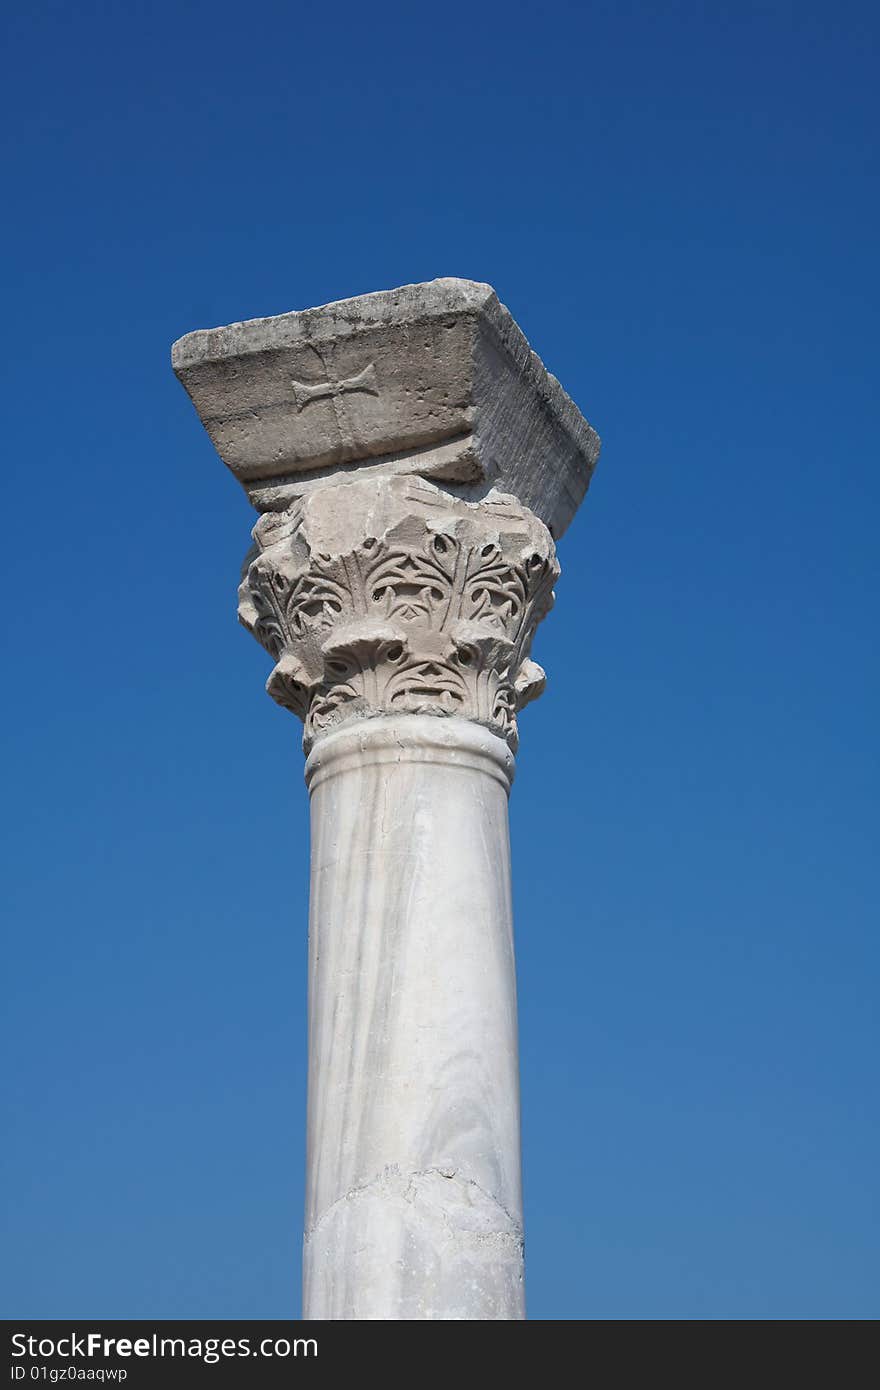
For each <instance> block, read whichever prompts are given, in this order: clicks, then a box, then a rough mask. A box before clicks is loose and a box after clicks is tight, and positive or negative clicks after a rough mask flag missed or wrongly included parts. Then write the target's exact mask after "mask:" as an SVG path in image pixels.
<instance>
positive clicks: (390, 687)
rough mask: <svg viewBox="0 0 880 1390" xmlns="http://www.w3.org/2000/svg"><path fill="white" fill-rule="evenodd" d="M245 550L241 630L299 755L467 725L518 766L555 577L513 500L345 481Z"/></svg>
mask: <svg viewBox="0 0 880 1390" xmlns="http://www.w3.org/2000/svg"><path fill="white" fill-rule="evenodd" d="M253 535H254V541H255V547H254V550H253V551H252V552H251V554H250V555H249V556H248V559H247V560H246V562H245V570H244V574H243V578H242V583H241V588H240V589H239V617H240V619H241V621H242V623H243V624H244V626H245V627H246V628H247V629H248V630H249V631H250V632H252V633H253V635H254V636H255V637H256V638H257V640H258V641H259V642H260V643H262V645H263V646H264V647H265V648H266V650H267V651H268V652H269V653H270V654H271V656H272V657H273V658H274V659H275V663H276V664H275V668H274V670H273V671H272V674H271V675H270V677H269V681H268V684H267V689H268V691H269V694H270V695H271V696H272V698H273V699H275V700H277V701H278V703H279V704H281V705H284V706H285V707H286V708H288V709H290V710H292V711H293V712H294V713H295V714H298V715H299V716H300V718H301V719H302V720H303V721H304V724H305V737H304V746H305V748H306V750H307V751H308V750H309V749H310V748H311V746H312V744H313V743H314V742H315V740H316V739H317V738H319V737H320V736H321V735H322V734H324V733H327V732H329V731H330V730H331V729H334V728H336V727H337V726H338V725H340V724H342V723H345V722H346V721H348V720H351V719H364V718H369V717H371V716H374V715H379V714H389V715H393V714H406V713H409V714H435V715H457V716H459V717H461V718H464V719H469V720H472V721H473V722H475V723H477V724H482V725H483V726H484V727H485V728H487V729H489V730H491V731H492V732H493V733H496V734H499V735H500V736H501V737H502V738H504V739H506V740H507V742H508V744H509V746H510V747H511V748H512V749H513V750H514V751H515V749H516V745H517V726H516V715H517V712H518V710H520V709H522V707H523V706H524V705H526V704H528V702H529V701H530V700H532V699H534V698H535V696H537V695H539V694H540V693H541V690H542V689H543V686H544V672H543V671H542V670H541V668H540V667H539V666H537V665H536V664H535V663H534V662H533V661H532V660H531V659H530V656H529V651H530V647H531V641H532V637H533V634H534V631H535V628H536V627H537V625H538V623H539V622H540V621H541V619H542V618H543V617H544V615H545V614H546V613H547V612H548V611H549V609H550V606H551V604H552V602H553V583H554V581H555V579H556V578H557V576H558V574H559V566H558V564H557V562H556V553H555V547H554V545H553V541H552V539H551V537H550V533H549V531H548V530H547V528H546V526H544V525H543V523H542V522H540V521H538V519H537V517H535V516H533V515H532V513H531V512H529V511H528V510H527V508H525V507H523V506H521V505H520V503H518V502H517V500H516V499H515V498H513V497H505V496H502V495H496V496H493V497H491V498H486V499H485V500H484V501H483V502H479V503H469V502H463V501H461V500H459V499H458V498H454V497H451V496H449V494H448V493H445V492H443V491H442V490H441V489H440V488H438V487H436V486H435V485H433V484H432V483H429V482H426V481H425V480H423V479H421V478H415V477H375V478H364V479H353V480H350V481H347V482H338V483H336V484H335V485H333V486H326V487H322V488H319V489H316V490H315V491H313V492H311V493H309V494H308V495H307V496H306V497H304V498H301V499H299V500H298V501H296V502H294V503H293V504H292V505H291V506H290V507H289V508H287V509H286V510H285V511H284V512H281V513H274V512H267V513H265V514H264V515H263V516H262V517H261V518H260V520H259V522H258V523H257V525H256V527H255V528H254V532H253Z"/></svg>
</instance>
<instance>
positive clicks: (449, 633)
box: [173, 280, 598, 1319]
mask: <svg viewBox="0 0 880 1390" xmlns="http://www.w3.org/2000/svg"><path fill="white" fill-rule="evenodd" d="M173 360H174V366H175V370H176V371H177V373H178V376H179V377H180V379H181V381H182V382H183V384H184V386H185V387H186V389H187V391H188V392H189V394H190V396H191V397H192V399H193V402H194V404H195V405H196V408H197V410H198V412H199V414H200V416H201V418H202V420H203V422H204V424H205V425H206V428H207V429H208V431H209V433H210V435H211V437H212V439H213V440H214V443H215V444H216V446H217V448H218V450H219V452H220V454H221V456H222V458H223V459H224V461H225V462H226V463H227V464H228V465H229V467H230V468H231V469H232V471H233V472H234V473H235V474H236V476H237V477H238V478H239V479H240V481H242V483H243V484H244V486H245V488H246V490H247V492H248V495H249V496H250V498H251V501H252V502H253V503H254V505H255V506H256V507H257V509H258V510H259V511H260V513H261V515H260V519H259V521H258V522H257V525H256V527H255V528H254V533H253V535H254V543H255V544H254V548H253V549H252V551H251V552H250V554H249V556H248V557H247V560H246V562H245V570H244V574H243V578H242V583H241V587H240V590H239V615H240V618H241V621H242V622H243V623H244V625H245V626H246V627H247V628H248V629H249V630H250V631H251V632H252V633H253V634H254V636H255V637H256V638H257V639H258V640H259V641H260V642H261V643H262V645H263V646H264V647H265V648H266V649H267V650H268V651H269V653H270V655H271V656H272V659H273V661H274V663H275V665H274V668H273V670H272V672H271V675H270V677H269V681H268V687H267V688H268V690H269V693H270V694H271V695H272V696H273V698H274V699H275V700H277V701H278V703H279V704H281V705H283V706H284V707H286V708H287V709H289V710H291V711H293V712H294V713H295V714H296V715H298V716H299V717H300V718H301V719H302V720H303V723H304V729H305V734H304V748H305V751H306V754H307V762H306V782H307V785H308V787H309V792H310V797H311V813H312V872H311V907H310V925H309V1100H308V1126H307V1193H306V1232H305V1254H304V1316H305V1317H308V1318H332V1319H339V1318H354V1319H427V1318H444V1319H515V1318H522V1317H524V1316H525V1304H524V1293H523V1268H522V1196H521V1179H520V1156H519V1083H518V1064H517V1030H516V993H515V975H514V955H513V934H512V915H511V902H510V862H509V842H508V825H507V797H508V793H509V790H510V785H511V781H512V778H513V767H514V756H513V755H514V753H515V751H516V746H517V738H518V732H517V714H518V712H519V711H520V710H521V709H522V708H523V706H524V705H526V704H527V703H528V702H529V700H531V699H533V698H535V696H537V695H538V694H540V692H541V690H542V688H543V684H544V673H543V671H541V669H540V667H539V666H537V665H536V664H535V663H534V662H533V661H532V659H531V656H530V649H531V642H532V637H533V635H534V632H535V628H536V627H537V625H538V623H539V622H540V620H541V619H542V618H543V617H544V615H545V614H546V613H547V612H548V610H549V608H550V606H551V603H552V601H553V584H554V581H555V579H556V578H557V576H558V573H559V570H558V565H557V562H556V554H555V546H554V536H557V537H558V536H559V535H560V534H561V532H562V531H563V530H564V528H565V526H566V525H567V523H568V521H569V520H570V518H571V516H572V514H573V512H574V509H575V507H576V506H577V505H578V503H579V501H580V500H581V498H582V496H583V494H584V492H585V491H586V487H587V485H588V482H589V478H590V474H591V471H592V468H593V466H594V464H595V460H596V457H597V454H598V440H597V438H596V436H595V434H594V433H593V431H592V430H591V429H590V427H589V426H588V425H587V423H586V421H584V420H583V418H582V417H581V416H580V414H579V413H578V411H577V410H576V408H575V407H574V406H573V404H572V403H571V401H570V400H569V399H568V397H567V396H565V394H564V393H563V392H562V390H561V388H560V387H559V385H558V383H557V382H556V381H555V379H554V378H553V377H551V376H549V374H548V373H547V372H546V371H545V370H544V368H543V366H542V365H541V363H540V362H539V361H538V359H537V358H536V357H535V356H534V354H533V353H531V352H530V350H529V348H528V346H527V344H526V342H525V339H524V338H523V337H522V334H521V333H520V332H519V330H518V329H517V327H516V325H515V324H514V323H513V320H512V319H511V318H510V316H509V314H507V311H506V310H504V309H503V307H502V306H501V305H500V304H499V303H498V301H497V299H496V298H495V296H494V294H493V292H492V291H491V290H490V289H489V287H488V286H485V285H476V284H473V283H471V282H469V281H461V280H441V281H434V282H432V283H431V284H429V285H418V286H408V287H405V288H404V289H402V290H397V291H390V292H387V293H382V294H377V295H366V296H362V297H361V298H360V299H355V300H348V301H343V302H342V303H338V304H333V305H328V306H326V307H324V308H323V309H317V310H307V311H305V312H303V313H296V314H286V315H282V316H281V317H279V318H277V319H264V320H253V321H251V322H250V323H245V324H236V325H233V326H232V327H230V328H225V329H216V330H210V331H207V332H199V333H193V334H189V335H188V336H187V337H186V338H183V339H181V340H180V341H179V342H178V343H177V344H175V348H174V358H173Z"/></svg>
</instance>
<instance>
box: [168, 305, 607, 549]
mask: <svg viewBox="0 0 880 1390" xmlns="http://www.w3.org/2000/svg"><path fill="white" fill-rule="evenodd" d="M172 361H173V365H174V370H175V372H176V373H177V375H178V377H179V378H180V380H181V382H182V383H183V385H184V387H185V388H186V390H187V392H188V393H189V395H190V397H191V398H192V401H193V404H194V405H195V407H196V409H197V410H198V412H199V415H200V417H201V419H202V422H203V423H204V425H205V428H206V429H207V431H208V433H209V435H210V436H211V439H212V440H213V441H214V444H215V445H216V448H217V450H218V452H219V454H220V456H221V458H222V459H223V461H224V463H226V464H227V465H228V466H229V468H230V469H231V470H232V472H233V473H234V474H235V476H236V477H237V478H238V479H239V480H240V481H241V482H242V483H243V485H244V486H245V488H246V490H247V492H248V495H249V497H250V498H251V501H252V502H253V503H254V505H255V506H256V507H257V508H258V509H259V510H271V509H279V508H284V507H286V506H287V505H288V504H289V503H290V502H291V500H293V499H294V498H296V497H298V496H301V495H302V494H303V493H304V492H306V491H308V490H309V489H310V488H312V487H314V486H315V485H316V484H320V483H321V482H322V481H323V480H324V479H326V478H327V477H328V476H333V475H336V474H339V473H343V472H348V471H351V470H352V469H357V470H358V471H363V470H365V469H371V470H374V471H375V470H379V471H382V472H391V473H400V472H404V473H418V474H420V475H421V476H422V477H426V478H432V479H434V480H435V481H438V482H439V481H442V483H443V485H444V486H445V487H446V489H447V490H448V491H450V492H453V493H455V494H456V495H458V496H460V497H462V498H466V499H469V500H477V499H479V498H481V497H483V496H485V495H486V493H487V492H488V491H489V490H490V489H493V488H494V489H495V490H497V491H499V492H503V493H510V494H512V495H513V496H515V497H517V498H518V499H519V501H520V502H522V503H523V505H524V506H526V507H529V508H530V509H531V510H532V511H533V512H534V513H535V515H536V516H537V517H539V519H540V520H541V521H543V522H544V524H545V525H546V526H547V527H548V528H549V530H550V532H551V534H552V535H553V536H554V537H559V536H561V535H562V533H563V531H564V530H565V528H566V527H567V526H568V524H569V522H570V521H571V518H572V516H573V515H574V512H575V510H576V508H577V507H578V505H579V504H580V502H581V500H582V498H583V496H584V493H585V492H586V490H587V487H588V485H589V481H590V477H591V474H592V470H593V467H594V465H595V462H596V458H597V456H598V452H599V439H598V436H597V435H596V434H595V432H594V431H593V430H592V429H591V428H590V426H589V425H588V424H587V422H586V420H585V419H584V418H583V416H582V415H581V413H580V411H579V410H578V409H577V407H576V406H575V405H574V404H573V403H572V401H571V400H570V399H569V397H568V396H567V395H566V394H565V392H564V391H563V389H562V387H561V386H560V385H559V382H558V381H557V380H556V378H555V377H553V376H551V375H550V373H549V372H548V371H547V370H546V369H545V368H544V366H543V364H542V363H541V361H540V359H539V358H538V357H537V356H536V355H535V353H534V352H532V351H531V349H530V348H529V345H528V343H527V342H526V340H525V338H524V337H523V335H522V333H521V332H520V330H519V328H518V327H517V325H516V323H515V322H514V320H513V319H512V318H511V316H510V314H509V313H508V312H507V310H506V309H505V308H504V306H503V305H502V304H500V303H499V301H498V298H497V296H496V295H495V292H494V290H492V288H491V287H490V286H489V285H482V284H477V283H475V282H474V281H471V280H456V279H446V280H433V281H431V282H429V283H428V284H423V285H405V286H403V287H402V288H401V289H397V290H386V291H382V292H381V293H378V294H366V295H361V296H359V297H358V298H356V299H344V300H340V301H339V302H338V303H336V304H328V305H325V306H324V307H322V308H319V309H306V310H303V311H302V312H299V313H290V314H281V315H279V316H277V317H275V318H267V319H252V320H250V321H249V322H246V323H236V324H231V325H230V326H229V327H226V328H214V329H205V330H200V331H198V332H195V333H189V334H187V335H186V336H185V337H184V338H181V339H179V341H178V342H176V343H175V344H174V348H173V350H172Z"/></svg>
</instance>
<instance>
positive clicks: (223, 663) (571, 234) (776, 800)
mask: <svg viewBox="0 0 880 1390" xmlns="http://www.w3.org/2000/svg"><path fill="white" fill-rule="evenodd" d="M6 25H7V28H8V31H9V33H8V36H7V38H6V40H5V41H4V45H3V46H4V48H5V51H6V62H7V64H8V71H7V73H6V76H5V78H4V81H3V84H2V93H0V100H2V102H3V104H4V105H5V106H6V108H7V110H6V112H5V113H4V119H3V126H2V129H3V137H2V138H3V144H4V151H5V156H4V167H5V173H4V177H3V187H4V194H5V198H4V201H5V204H6V213H5V217H4V219H3V227H2V238H3V241H4V243H5V245H4V248H3V266H4V279H5V288H4V316H5V321H6V325H7V326H6V330H5V331H6V349H7V350H6V353H5V354H4V356H5V367H4V377H5V379H4V386H5V395H6V397H7V408H6V413H5V423H4V434H5V441H4V442H5V446H6V447H5V450H4V452H5V460H4V480H5V483H6V495H7V520H6V526H5V540H4V546H3V564H4V568H5V569H6V571H7V573H6V576H5V580H4V592H5V598H6V601H5V614H6V626H7V632H8V638H7V645H8V657H7V663H6V666H5V676H4V680H3V685H2V694H3V700H4V704H5V709H4V711H3V718H2V731H3V736H4V738H5V740H6V747H5V750H4V753H3V768H4V773H5V776H4V781H5V783H6V797H5V803H6V812H7V817H6V827H5V830H4V832H3V837H2V855H3V865H2V874H0V888H2V895H3V900H4V916H5V917H6V918H7V919H8V922H9V928H10V929H9V932H8V936H7V944H6V948H5V949H6V955H7V966H8V983H7V987H6V991H5V996H6V997H5V1009H4V1014H5V1017H4V1028H5V1029H6V1030H7V1032H8V1041H7V1043H6V1046H5V1049H4V1052H5V1055H6V1056H7V1057H8V1058H9V1059H10V1060H11V1065H10V1068H9V1076H8V1079H9V1091H10V1095H9V1100H8V1103H7V1106H6V1110H7V1114H8V1117H9V1121H10V1123H9V1130H8V1134H7V1137H6V1139H5V1140H4V1143H3V1146H2V1149H0V1162H2V1174H3V1176H2V1185H3V1193H4V1197H5V1198H6V1206H7V1221H8V1227H9V1229H8V1233H7V1235H6V1238H5V1240H3V1248H4V1250H5V1260H4V1264H5V1270H4V1276H3V1278H4V1285H3V1288H2V1291H0V1310H2V1312H3V1314H4V1315H5V1316H7V1317H12V1316H16V1317H26V1316H30V1317H41V1316H42V1317H95V1316H99V1317H105V1318H111V1317H118V1318H122V1317H143V1318H152V1317H166V1318H173V1317H179V1318H184V1317H194V1318H196V1317H212V1318H247V1317H283V1316H288V1315H290V1314H291V1312H294V1313H298V1309H299V1242H300V1234H301V1208H302V1177H303V1142H304V1101H305V989H306V982H305V966H306V906H307V861H308V821H307V804H306V795H305V790H304V787H303V785H302V758H301V754H300V751H299V728H298V725H297V723H296V721H295V720H294V719H293V718H292V717H291V716H290V715H288V714H286V713H285V712H283V711H281V710H279V709H278V708H277V707H276V706H275V705H273V704H272V702H271V701H270V700H269V699H268V698H267V697H266V695H265V694H264V693H263V690H262V685H263V681H264V679H265V676H266V674H267V670H268V658H267V657H266V655H265V653H264V652H263V651H262V650H261V649H260V648H259V647H257V645H256V644H255V643H254V642H253V641H252V640H251V639H250V638H249V637H248V636H247V635H246V634H245V633H243V632H242V631H241V630H240V629H239V628H238V626H237V624H236V619H235V590H236V583H237V577H238V568H239V564H240V562H241V559H242V557H243V555H244V552H245V549H246V547H247V544H248V530H249V527H250V525H251V521H252V514H251V512H250V510H249V507H248V505H247V501H246V499H245V496H244V494H243V493H242V492H241V491H240V490H239V489H238V486H237V484H236V483H235V482H234V481H233V479H232V478H231V476H229V475H227V473H226V471H225V469H224V468H223V466H222V465H221V463H220V461H219V460H218V458H217V457H216V455H215V454H214V452H213V450H212V448H211V445H210V442H209V440H208V438H207V436H206V435H205V434H204V432H203V431H202V428H201V426H200V425H199V423H198V421H197V418H196V416H195V413H194V412H193V410H192V407H191V406H190V404H189V402H188V400H187V399H186V397H185V395H184V393H183V391H182V390H181V388H180V387H179V385H178V384H177V382H176V381H175V379H174V377H173V376H172V373H171V370H170V365H169V347H170V344H171V342H172V340H173V339H174V338H176V337H178V336H179V335H180V334H181V333H184V332H186V331H187V330H189V329H192V328H197V327H204V326H209V325H214V324H221V323H227V322H230V321H232V320H235V319H241V318H249V317H253V316H255V315H263V314H272V313H280V312H283V311H285V310H288V309H294V308H303V307H307V306H309V305H314V304H320V303H323V302H326V301H327V300H331V299H338V298H341V297H343V296H346V295H350V294H357V293H361V292H363V291H367V290H374V289H380V288H385V287H390V286H394V285H398V284H403V283H406V282H409V281H418V280H427V279H431V278H433V277H434V276H437V275H462V276H467V277H470V278H472V279H478V280H488V281H490V282H491V283H492V284H493V285H495V287H496V288H497V290H498V292H499V294H500V296H501V298H502V299H503V300H504V302H505V303H506V304H507V305H508V306H509V308H510V309H511V311H512V312H513V314H514V316H515V317H516V318H517V319H518V320H519V322H520V324H521V325H522V327H523V329H524V330H525V332H526V333H527V335H528V336H529V338H530V340H531V342H532V344H533V346H534V347H535V348H536V349H537V351H538V352H539V353H540V354H541V355H542V356H543V357H544V359H545V361H546V363H547V365H548V367H549V368H550V369H551V370H552V371H553V372H555V373H556V374H557V375H558V376H559V377H560V379H561V380H562V382H563V384H564V385H565V387H566V388H567V389H568V391H569V392H570V393H571V395H572V396H573V397H574V399H575V400H576V401H577V402H578V404H579V405H580V406H581V407H582V408H583V410H584V412H585V414H586V415H587V416H588V418H589V419H590V421H591V422H592V423H593V424H594V425H595V427H596V428H597V429H598V430H599V432H600V433H601V435H602V437H603V441H604V451H603V457H602V460H601V462H600V466H599V469H598V471H597V473H596V478H595V482H594V485H593V488H592V490H591V492H590V495H589V497H588V500H587V503H586V505H585V506H584V508H583V510H582V512H581V513H580V515H579V517H578V518H577V520H576V522H575V524H574V525H573V526H572V528H571V530H570V531H569V533H568V534H567V536H566V537H565V538H564V541H563V543H562V546H561V556H560V558H561V560H562V564H563V571H564V573H563V578H562V580H561V582H560V584H559V586H558V603H557V607H556V610H555V612H554V614H553V615H552V617H551V618H550V619H549V620H548V621H547V623H545V624H544V626H543V628H542V629H541V632H540V634H539V637H538V640H537V642H536V647H535V656H536V658H537V659H538V660H539V661H540V662H541V663H542V664H543V665H544V666H545V667H546V668H547V671H548V673H549V688H548V692H547V694H546V696H545V697H544V698H543V699H542V700H541V701H539V702H538V704H536V705H535V706H533V707H532V708H530V709H529V710H528V711H527V712H526V714H525V715H524V717H523V720H522V734H523V743H522V752H521V757H520V760H519V773H518V780H517V785H516V787H515V790H514V796H513V802H512V835H513V840H514V854H515V860H516V866H515V885H514V887H515V897H516V920H517V936H518V952H519V980H520V1010H521V1023H522V1072H523V1107H524V1157H525V1183H526V1220H527V1265H528V1294H529V1308H530V1314H531V1316H532V1317H535V1318H542V1319H548V1318H567V1319H571V1318H594V1317H598V1318H602V1317H615V1318H617V1317H662V1318H665V1317H674V1318H680V1317H694V1318H700V1317H735V1318H741V1317H789V1316H791V1317H809V1318H814V1317H818V1318H822V1317H833V1318H845V1317H868V1316H876V1315H877V1313H878V1312H880V1306H878V1305H880V1300H878V1259H877V1256H878V1245H880V1240H878V1221H877V1209H876V1189H877V1172H878V1167H880V1164H878V1157H880V1155H878V1125H877V1114H876V1099H877V1093H876V1081H877V1073H876V1044H877V1036H876V999H877V984H878V981H877V973H878V972H877V966H878V940H877V926H878V912H877V908H878V898H880V894H878V871H877V860H876V853H875V851H876V828H877V826H876V799H875V797H876V772H877V760H876V755H877V711H878V707H880V701H878V695H880V691H878V684H880V682H878V660H877V649H876V631H875V624H876V613H877V598H878V588H880V585H878V578H880V575H878V554H877V549H878V547H877V538H878V492H880V487H878V443H877V441H878V418H877V379H876V377H877V373H876V367H877V318H878V294H877V290H878V283H877V246H878V231H880V228H878V220H880V219H878V201H880V200H878V182H877V143H876V137H877V121H878V114H880V113H878V100H877V82H876V75H877V57H878V52H877V50H878V44H877V38H878V17H877V8H876V6H875V5H869V4H867V3H864V4H859V3H850V2H847V0H844V3H834V4H831V3H824V4H817V3H810V0H807V3H803V0H799V3H790V4H783V3H778V0H770V3H765V4H755V3H750V2H749V0H737V3H736V4H733V3H730V4H721V3H716V4H697V3H694V2H693V0H692V3H680V4H674V3H671V4H665V5H660V4H650V3H647V0H644V2H643V3H627V0H614V2H613V3H612V2H611V0H606V2H605V3H593V0H586V3H580V4H574V3H573V4H570V5H567V4H560V3H553V0H551V3H547V4H544V5H540V6H537V7H536V6H533V5H528V6H527V5H519V4H516V3H510V2H509V0H508V3H497V2H496V3H484V4H481V3H468V4H461V3H458V0H451V2H450V3H446V4H444V5H442V6H433V7H425V6H417V5H413V4H402V3H393V4H387V3H382V0H377V3H374V4H357V5H355V4H348V3H345V0H341V2H340V3H337V4H333V5H305V4H298V3H293V0H288V3H278V2H276V3H270V0H253V3H251V4H249V5H247V6H241V5H231V4H227V3H225V0H214V2H213V3H211V4H207V3H205V4H192V3H187V0H177V2H176V3H174V4H170V3H167V0H160V3H153V4H150V5H146V4H143V3H128V4H124V5H123V4H118V5H114V4H109V3H107V4H101V5H96V4H95V3H91V2H90V0H82V3H78V4H75V5H71V4H63V5H62V4H58V3H51V4H47V3H40V0H36V3H34V4H29V5H24V4H20V5H17V6H11V7H7V13H6Z"/></svg>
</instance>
